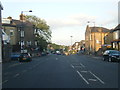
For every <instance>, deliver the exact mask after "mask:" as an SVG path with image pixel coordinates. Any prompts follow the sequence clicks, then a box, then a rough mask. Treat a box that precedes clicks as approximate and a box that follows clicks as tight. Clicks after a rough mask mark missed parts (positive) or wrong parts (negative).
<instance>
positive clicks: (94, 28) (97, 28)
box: [90, 27, 110, 32]
mask: <svg viewBox="0 0 120 90" xmlns="http://www.w3.org/2000/svg"><path fill="white" fill-rule="evenodd" d="M90 29H91V32H100V30H102V32H110V30H109V29H107V28H103V27H90Z"/></svg>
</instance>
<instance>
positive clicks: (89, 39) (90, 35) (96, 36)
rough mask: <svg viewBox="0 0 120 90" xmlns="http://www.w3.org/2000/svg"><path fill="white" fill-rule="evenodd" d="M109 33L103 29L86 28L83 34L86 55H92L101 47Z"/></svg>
mask: <svg viewBox="0 0 120 90" xmlns="http://www.w3.org/2000/svg"><path fill="white" fill-rule="evenodd" d="M109 32H110V30H109V29H106V28H103V27H89V26H87V28H86V32H85V49H86V52H87V53H88V54H90V53H91V54H94V53H96V52H97V51H98V50H100V48H101V47H102V45H104V37H105V36H106V35H107V34H108V33H109Z"/></svg>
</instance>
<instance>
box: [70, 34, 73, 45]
mask: <svg viewBox="0 0 120 90" xmlns="http://www.w3.org/2000/svg"><path fill="white" fill-rule="evenodd" d="M70 37H71V46H72V37H73V36H70Z"/></svg>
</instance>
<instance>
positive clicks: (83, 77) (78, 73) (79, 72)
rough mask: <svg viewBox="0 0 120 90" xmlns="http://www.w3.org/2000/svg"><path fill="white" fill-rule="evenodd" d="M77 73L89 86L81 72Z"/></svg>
mask: <svg viewBox="0 0 120 90" xmlns="http://www.w3.org/2000/svg"><path fill="white" fill-rule="evenodd" d="M77 73H78V74H79V75H80V77H81V78H82V79H83V80H84V81H85V82H86V83H87V84H89V82H88V81H87V80H86V79H85V78H84V77H83V76H82V74H80V72H79V71H77Z"/></svg>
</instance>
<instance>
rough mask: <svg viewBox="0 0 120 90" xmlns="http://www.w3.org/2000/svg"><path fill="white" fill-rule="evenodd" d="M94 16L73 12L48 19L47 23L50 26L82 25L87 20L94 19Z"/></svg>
mask: <svg viewBox="0 0 120 90" xmlns="http://www.w3.org/2000/svg"><path fill="white" fill-rule="evenodd" d="M95 19H96V17H95V16H89V15H86V14H80V13H79V14H74V15H70V16H67V17H64V18H59V19H58V18H54V19H48V21H47V22H48V24H49V25H50V26H51V28H63V27H74V26H84V25H86V24H87V22H88V21H95Z"/></svg>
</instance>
